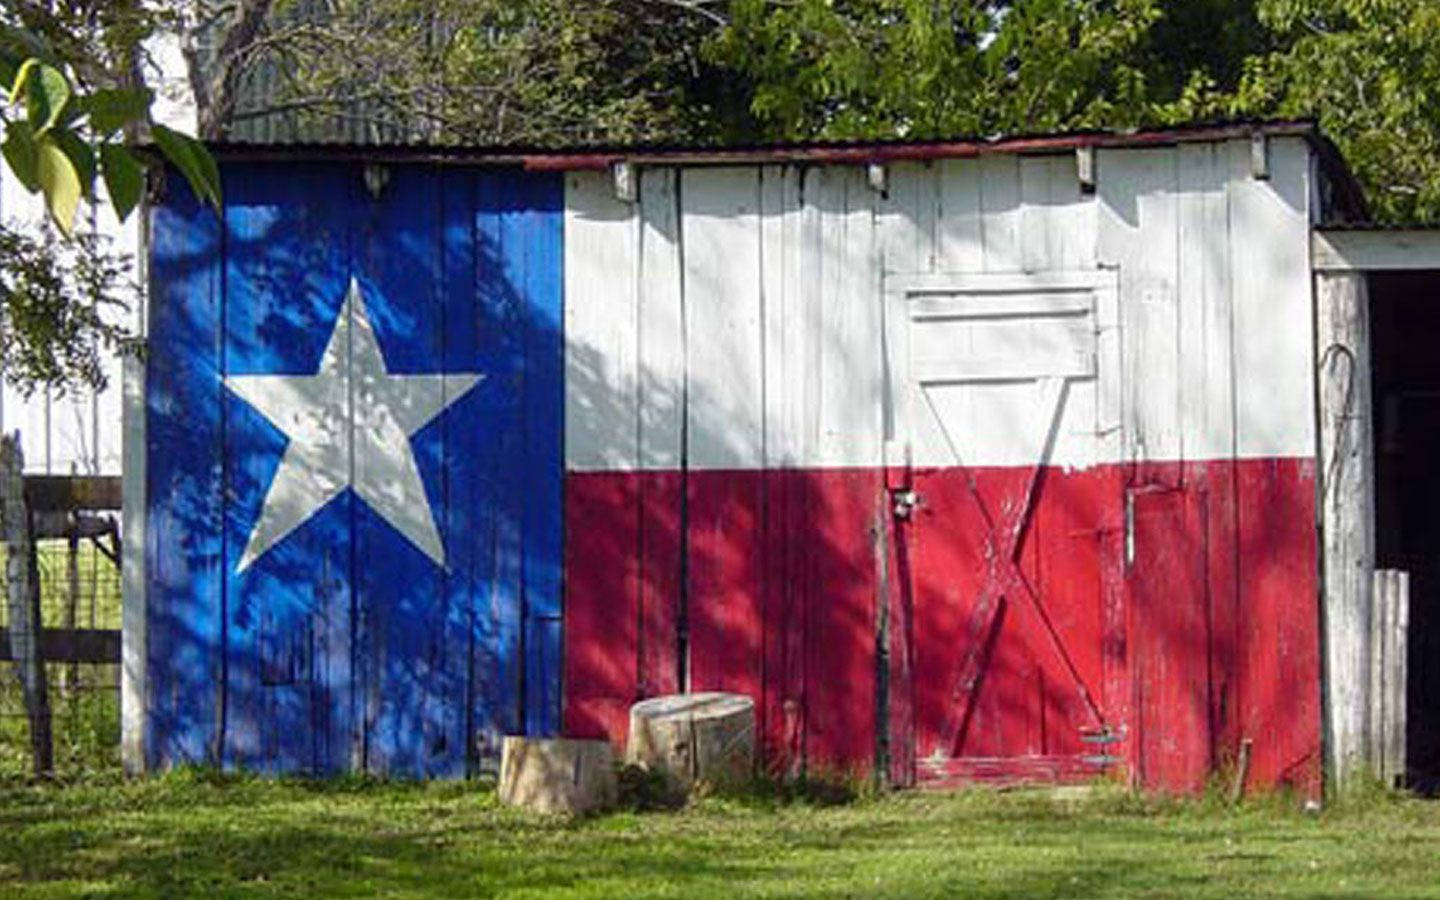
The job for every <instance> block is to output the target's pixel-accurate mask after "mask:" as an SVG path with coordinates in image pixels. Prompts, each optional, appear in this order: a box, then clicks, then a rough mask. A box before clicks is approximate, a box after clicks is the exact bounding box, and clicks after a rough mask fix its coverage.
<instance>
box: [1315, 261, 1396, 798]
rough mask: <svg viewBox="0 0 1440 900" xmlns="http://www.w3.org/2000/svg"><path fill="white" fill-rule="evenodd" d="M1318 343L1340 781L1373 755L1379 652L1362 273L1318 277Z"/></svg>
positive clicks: (1330, 705)
mask: <svg viewBox="0 0 1440 900" xmlns="http://www.w3.org/2000/svg"><path fill="white" fill-rule="evenodd" d="M1315 288H1316V327H1317V336H1318V339H1319V341H1320V344H1319V362H1320V370H1319V403H1320V410H1319V412H1320V465H1321V468H1320V503H1321V506H1320V515H1321V534H1322V535H1323V540H1324V544H1323V546H1322V548H1321V553H1322V565H1323V568H1324V572H1325V584H1324V588H1323V590H1324V598H1323V605H1324V618H1325V647H1326V660H1325V671H1326V676H1325V691H1326V707H1327V709H1328V710H1329V721H1328V722H1327V728H1326V731H1327V744H1328V745H1329V748H1330V754H1329V755H1330V759H1329V760H1328V763H1329V765H1330V770H1331V773H1332V775H1333V777H1334V779H1335V784H1336V786H1337V787H1340V788H1344V787H1345V786H1347V785H1349V784H1350V783H1351V782H1352V780H1353V779H1354V776H1355V775H1357V774H1358V773H1360V772H1361V771H1363V766H1364V765H1365V762H1366V760H1367V759H1369V758H1371V757H1370V749H1369V748H1367V747H1365V746H1364V743H1363V737H1364V735H1365V734H1366V733H1367V729H1368V728H1370V727H1371V726H1370V724H1369V719H1370V715H1369V711H1368V710H1367V708H1366V707H1367V698H1366V694H1367V691H1366V687H1367V676H1366V674H1365V673H1366V672H1367V670H1368V669H1370V667H1371V659H1372V656H1373V655H1374V653H1375V651H1374V648H1373V643H1372V641H1373V638H1372V635H1371V633H1370V631H1369V630H1368V628H1367V626H1366V623H1367V621H1368V620H1369V619H1370V615H1371V609H1372V608H1381V607H1382V606H1383V604H1380V603H1378V602H1374V601H1372V599H1371V591H1372V584H1377V583H1379V582H1378V580H1376V578H1375V577H1374V576H1375V532H1374V522H1375V497H1374V466H1375V460H1374V450H1373V447H1374V441H1373V435H1372V433H1371V432H1372V428H1371V391H1370V327H1369V303H1368V297H1367V291H1366V285H1365V276H1364V275H1363V274H1360V273H1331V272H1326V273H1319V274H1317V275H1316V276H1315Z"/></svg>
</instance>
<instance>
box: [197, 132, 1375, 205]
mask: <svg viewBox="0 0 1440 900" xmlns="http://www.w3.org/2000/svg"><path fill="white" fill-rule="evenodd" d="M1255 135H1264V136H1267V137H1300V138H1304V139H1305V140H1307V141H1308V142H1309V143H1310V145H1311V146H1312V147H1313V148H1314V150H1315V152H1316V155H1317V157H1318V158H1319V161H1320V165H1321V167H1322V170H1323V171H1324V172H1325V174H1326V176H1327V177H1328V179H1329V182H1330V184H1331V185H1332V186H1333V188H1334V194H1335V197H1334V202H1333V204H1331V206H1332V207H1333V214H1331V215H1327V221H1330V220H1333V219H1338V220H1340V221H1345V222H1367V221H1369V218H1370V216H1369V211H1368V205H1367V203H1366V201H1365V197H1364V193H1363V191H1362V190H1361V189H1360V186H1359V185H1358V184H1357V183H1356V181H1355V179H1354V176H1353V175H1352V174H1351V172H1350V170H1349V167H1348V166H1346V164H1345V161H1344V159H1343V157H1342V156H1341V155H1340V152H1339V151H1338V150H1337V149H1336V147H1335V145H1334V144H1333V143H1331V142H1330V140H1329V139H1328V138H1326V137H1325V136H1324V135H1323V134H1322V133H1321V132H1320V130H1319V128H1318V126H1317V125H1316V124H1315V122H1314V121H1312V120H1309V119H1282V120H1235V121H1224V122H1212V123H1204V124H1195V125H1188V126H1182V127H1174V128H1154V129H1135V130H1087V131H1071V132H1060V133H1052V134H1020V135H1003V136H994V137H959V138H954V139H944V140H924V141H915V140H895V141H813V142H796V143H756V144H743V145H729V146H716V145H703V144H678V143H677V144H631V145H591V146H570V147H543V146H534V145H493V146H484V145H458V144H426V143H407V142H397V143H385V142H376V141H374V140H364V141H359V142H352V143H346V142H343V141H339V140H324V141H288V142H287V141H270V140H242V139H235V138H232V139H230V140H226V141H218V142H212V143H211V145H210V146H211V149H212V151H213V152H214V153H215V154H216V155H217V156H218V157H220V158H224V159H236V160H239V159H244V160H256V161H265V160H273V161H284V160H294V159H306V160H317V159H319V160H333V161H359V162H414V163H419V162H423V163H430V164H451V165H481V166H516V167H520V168H524V169H528V170H537V171H570V170H598V169H605V168H608V167H610V166H613V165H615V164H616V163H621V162H627V163H630V164H633V165H642V166H644V165H744V164H758V163H772V164H787V163H788V164H821V163H831V164H860V165H863V164H868V163H884V162H898V161H925V160H936V159H955V158H969V157H977V156H985V155H993V154H1007V153H1012V154H1043V153H1062V152H1066V151H1071V150H1075V149H1078V148H1082V147H1095V148H1123V147H1156V146H1167V145H1175V144H1187V143H1205V142H1213V141H1226V140H1237V139H1248V138H1251V137H1253V136H1255Z"/></svg>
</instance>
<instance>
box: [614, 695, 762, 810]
mask: <svg viewBox="0 0 1440 900" xmlns="http://www.w3.org/2000/svg"><path fill="white" fill-rule="evenodd" d="M625 760H626V762H629V763H633V764H635V765H639V766H644V767H645V768H648V769H651V770H652V771H658V772H661V773H664V774H665V775H666V776H668V777H669V778H671V779H673V780H674V781H675V782H676V783H677V784H678V785H679V786H680V787H684V788H688V787H690V786H692V785H694V784H695V783H697V782H703V783H706V784H712V785H717V786H726V785H731V786H733V785H737V784H742V783H744V782H745V781H748V780H749V779H750V776H751V773H752V772H753V771H754V768H755V701H753V700H751V699H750V698H749V697H746V696H744V695H743V694H725V693H718V692H713V693H703V694H672V695H670V696H666V697H652V698H650V699H649V700H642V701H640V702H639V703H636V704H635V705H634V706H632V707H630V738H629V741H628V742H627V743H626V746H625Z"/></svg>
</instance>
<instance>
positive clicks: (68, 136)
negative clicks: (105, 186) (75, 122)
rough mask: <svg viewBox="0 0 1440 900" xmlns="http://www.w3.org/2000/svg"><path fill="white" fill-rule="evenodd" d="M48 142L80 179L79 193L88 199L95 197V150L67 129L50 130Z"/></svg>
mask: <svg viewBox="0 0 1440 900" xmlns="http://www.w3.org/2000/svg"><path fill="white" fill-rule="evenodd" d="M48 138H49V140H52V141H54V142H55V145H56V146H58V147H59V148H60V149H61V150H63V151H64V152H65V155H66V156H68V157H70V164H71V165H73V166H74V167H75V173H76V175H77V177H79V179H80V189H81V192H82V193H83V194H84V195H85V196H86V197H89V198H93V197H94V196H95V193H94V192H95V150H94V149H93V148H92V147H91V146H90V145H89V144H87V143H86V142H85V141H82V140H81V139H80V136H79V135H77V134H76V133H75V132H73V131H71V130H70V129H68V128H52V129H51V130H50V133H49V135H48Z"/></svg>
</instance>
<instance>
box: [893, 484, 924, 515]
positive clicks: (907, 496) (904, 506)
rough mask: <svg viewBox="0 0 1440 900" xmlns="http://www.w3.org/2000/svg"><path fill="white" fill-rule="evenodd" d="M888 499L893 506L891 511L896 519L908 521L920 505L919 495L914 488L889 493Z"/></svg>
mask: <svg viewBox="0 0 1440 900" xmlns="http://www.w3.org/2000/svg"><path fill="white" fill-rule="evenodd" d="M890 499H891V501H892V502H893V503H894V504H895V505H894V507H893V508H892V511H893V512H894V513H895V518H897V519H908V518H910V514H911V513H913V512H914V511H915V507H917V506H919V505H920V494H919V493H918V492H917V491H916V490H915V489H914V488H905V489H903V490H898V491H891V492H890Z"/></svg>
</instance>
